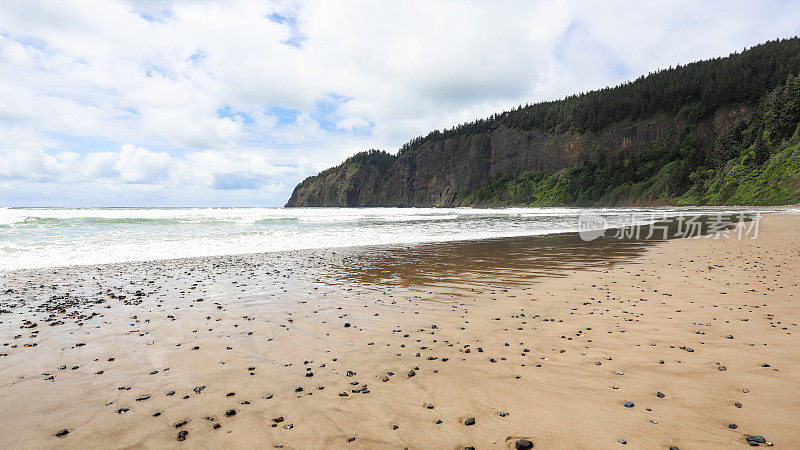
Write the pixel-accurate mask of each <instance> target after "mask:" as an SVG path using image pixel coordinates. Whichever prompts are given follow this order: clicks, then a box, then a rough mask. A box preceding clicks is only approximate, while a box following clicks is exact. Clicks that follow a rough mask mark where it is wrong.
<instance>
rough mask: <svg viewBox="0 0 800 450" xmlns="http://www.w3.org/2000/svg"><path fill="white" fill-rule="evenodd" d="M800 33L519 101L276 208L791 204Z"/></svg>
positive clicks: (332, 172)
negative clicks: (624, 79) (619, 80)
mask: <svg viewBox="0 0 800 450" xmlns="http://www.w3.org/2000/svg"><path fill="white" fill-rule="evenodd" d="M798 74H800V39H798V38H793V39H786V40H780V41H772V42H767V43H765V44H762V45H759V46H756V47H753V48H751V49H749V50H746V51H744V52H742V53H736V54H732V55H730V56H728V57H725V58H717V59H713V60H708V61H701V62H696V63H691V64H687V65H685V66H678V67H674V68H669V69H665V70H661V71H659V72H657V73H653V74H649V75H647V76H643V77H640V78H638V79H637V80H635V81H632V82H629V83H626V84H623V85H621V86H617V87H615V88H607V89H602V90H599V91H593V92H589V93H584V94H579V95H574V96H570V97H567V98H565V99H563V100H559V101H553V102H543V103H537V104H533V105H525V106H520V107H519V108H516V109H514V110H512V111H506V112H503V113H500V114H496V115H493V116H491V117H488V118H485V119H479V120H476V121H474V122H471V123H466V124H463V125H460V126H457V127H454V128H451V129H447V130H444V131H439V130H436V131H433V132H431V133H430V134H428V135H427V136H424V137H419V138H416V139H413V140H411V141H410V142H409V143H407V144H405V145H404V146H403V147H402V148H401V149H400V150H399V151H398V153H397V155H396V156H395V155H391V154H388V153H386V152H379V151H371V152H362V153H360V154H358V155H356V156H354V157H352V158H350V159H348V160H347V161H345V162H344V163H343V164H342V165H340V166H337V167H335V168H332V169H328V170H326V171H324V172H322V173H320V174H319V175H317V176H314V177H309V178H308V179H306V180H305V181H303V183H301V184H300V185H298V186H297V188H295V191H294V193H293V194H292V198H291V199H290V200H289V203H288V204H287V206H431V205H438V206H457V205H484V206H500V205H549V206H555V205H581V206H583V205H608V206H610V205H628V204H682V205H684V204H685V205H688V204H698V205H700V204H785V203H793V202H798V201H800V176H799V174H800V153H798V152H800V149H798V132H797V126H798V123H800V78H798Z"/></svg>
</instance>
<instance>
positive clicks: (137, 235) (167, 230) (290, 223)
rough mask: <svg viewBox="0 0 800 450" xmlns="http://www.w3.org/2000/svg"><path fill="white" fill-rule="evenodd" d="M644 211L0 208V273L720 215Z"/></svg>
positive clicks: (539, 232)
mask: <svg viewBox="0 0 800 450" xmlns="http://www.w3.org/2000/svg"><path fill="white" fill-rule="evenodd" d="M727 212H735V210H722V209H697V208H692V209H641V208H601V209H582V208H503V209H475V208H10V207H5V208H0V270H4V271H7V270H16V269H28V268H43V267H60V266H72V265H87V264H104V263H119V262H126V261H149V260H158V259H172V258H185V257H199V256H218V255H235V254H246V253H261V252H276V251H283V250H301V249H315V248H336V247H355V246H377V245H391V244H399V245H405V244H421V243H431V242H452V241H471V240H484V239H492V238H503V237H518V236H538V235H547V234H554V233H564V232H575V231H579V228H580V226H581V218H582V217H585V216H587V215H588V216H592V217H601V218H602V219H603V221H604V223H605V225H606V226H607V227H611V228H613V227H616V226H623V225H625V224H629V223H630V222H631V220H632V219H631V217H634V218H635V220H639V221H647V220H648V217H658V216H663V215H665V214H667V215H679V214H694V215H699V214H720V213H727Z"/></svg>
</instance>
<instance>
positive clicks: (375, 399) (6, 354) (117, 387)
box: [0, 214, 800, 449]
mask: <svg viewBox="0 0 800 450" xmlns="http://www.w3.org/2000/svg"><path fill="white" fill-rule="evenodd" d="M798 229H800V216H798V215H778V214H776V215H769V216H766V217H765V218H764V219H763V220H762V223H761V227H760V234H759V238H758V239H757V240H749V239H746V240H741V241H740V240H736V239H718V240H717V239H706V238H701V239H697V240H693V239H679V240H672V241H668V242H662V243H658V244H657V245H654V246H650V247H647V248H642V249H641V251H639V252H638V256H629V257H627V258H625V259H624V260H623V261H622V262H619V263H616V264H608V265H595V266H593V267H588V268H584V269H582V270H570V271H568V272H564V273H560V274H558V275H559V276H544V277H538V278H535V279H527V281H520V280H526V278H525V277H519V276H516V277H515V278H514V279H511V278H509V279H508V280H505V279H504V278H503V269H502V267H500V268H496V270H494V272H493V273H494V274H495V275H497V276H495V277H486V276H477V275H475V276H471V275H463V276H461V277H460V282H455V283H454V282H452V280H450V281H449V282H441V283H436V282H431V283H429V284H417V285H412V286H404V287H397V288H390V287H377V288H373V289H370V288H367V287H364V285H358V286H354V287H352V288H351V287H349V286H346V285H341V284H340V285H336V284H330V283H329V284H325V283H322V284H320V285H315V286H313V287H310V286H311V285H306V286H304V287H303V286H301V287H297V286H292V285H291V284H290V281H285V282H282V283H283V284H275V283H273V284H272V285H271V289H272V290H271V291H270V294H264V293H259V292H260V290H259V289H260V287H258V285H257V283H256V281H255V280H256V279H257V278H258V273H260V272H254V271H253V270H255V269H252V268H251V267H247V266H243V267H241V270H239V272H240V275H241V276H239V277H238V278H236V277H234V279H233V281H231V278H227V279H225V280H224V282H223V280H220V279H217V278H215V277H211V276H208V275H207V274H206V275H203V274H204V269H203V267H205V268H206V269H208V271H211V267H218V266H219V265H228V266H230V265H231V264H233V263H232V262H231V261H226V260H224V259H222V260H219V261H217V263H215V264H216V265H214V266H202V267H196V266H193V267H192V268H191V269H187V268H186V267H184V266H181V265H180V264H178V265H177V266H173V267H172V269H171V271H167V270H166V269H164V271H163V272H161V273H160V274H159V277H154V278H153V279H151V280H149V281H148V280H147V276H143V278H142V279H137V282H136V284H134V285H130V286H128V287H127V291H126V292H127V295H126V296H125V298H124V299H121V298H119V296H118V294H119V292H118V291H119V290H118V288H117V286H119V284H120V283H122V284H123V285H124V283H127V281H126V280H127V279H128V276H129V275H130V274H132V273H136V272H137V271H138V270H139V269H140V268H141V267H145V266H141V265H130V266H118V267H117V268H116V269H114V270H115V272H114V274H116V276H117V278H118V279H116V281H117V282H118V283H117V284H113V283H112V282H111V280H114V279H115V278H114V277H113V276H112V274H111V273H110V272H109V270H110V269H91V270H90V269H72V270H71V271H70V270H66V269H62V270H54V271H40V272H37V273H36V275H35V276H34V275H25V276H24V277H23V276H17V275H10V276H6V277H5V278H2V279H0V281H2V282H3V283H5V284H6V285H7V286H3V288H2V289H0V291H2V294H0V295H2V296H1V297H0V299H2V300H3V303H2V304H0V307H2V308H3V309H4V310H5V311H4V312H3V313H0V345H2V346H0V355H3V356H2V357H0V399H2V401H3V408H2V409H1V410H0V448H50V447H59V448H87V447H88V448H120V447H125V448H127V447H135V448H139V447H147V448H153V447H157V448H186V447H192V448H200V447H207V448H266V447H274V446H281V447H284V448H449V449H462V448H464V447H466V446H474V447H475V448H478V449H480V448H513V447H514V443H515V442H516V440H517V439H519V438H522V437H524V438H528V439H530V440H532V441H533V442H534V444H535V448H627V447H634V448H665V449H666V448H669V447H670V446H675V447H678V448H680V449H698V448H703V449H705V448H735V447H745V446H747V442H746V436H749V435H761V436H764V437H765V438H766V440H767V441H770V442H771V443H773V444H774V446H775V447H778V448H787V449H790V448H800V356H798V355H799V353H798V343H800V341H799V340H798V338H800V329H798V325H797V324H798V322H800V308H798V304H797V302H798V295H800V288H798V279H800V270H798V269H800V267H798V264H800V262H799V259H798V256H800V235H799V234H798V232H797V230H798ZM187 264H188V263H187ZM120 267H121V268H120ZM126 267H128V268H127V269H126ZM147 267H152V266H147ZM234 267H235V265H234ZM261 270H264V269H263V268H262V269H261ZM519 270H520V268H519V267H515V271H516V273H517V275H519ZM531 270H533V269H531ZM273 275H274V276H275V277H277V278H276V279H284V280H291V279H292V274H290V273H283V272H281V273H279V272H277V271H276V272H275V273H273ZM434 278H435V277H434ZM56 279H57V280H60V281H61V282H60V284H57V283H56V282H55V281H54V280H56ZM65 279H67V280H69V279H71V280H72V281H70V282H67V283H66V286H67V289H68V290H69V291H70V292H71V296H65V294H64V290H63V288H64V286H65V283H64V282H63V280H65ZM120 280H121V281H120ZM150 281H152V283H150ZM234 281H235V282H236V283H235V284H234ZM51 284H56V286H51ZM76 286H79V287H80V288H81V289H87V291H88V290H89V287H91V289H93V290H94V291H95V292H96V293H95V294H93V295H92V296H90V297H88V298H90V299H96V300H98V302H97V303H91V302H89V304H88V305H87V304H86V299H85V298H84V299H80V298H79V297H80V296H81V291H80V290H78V287H76ZM109 286H111V287H109ZM9 289H10V290H9ZM349 289H352V290H349ZM137 290H138V291H140V294H138V295H136V291H137ZM32 292H35V293H37V298H38V299H39V300H40V301H39V302H38V303H37V302H35V301H32V300H31V301H28V302H24V301H22V300H20V299H21V298H23V297H25V296H31V295H32V294H31V293H32ZM112 294H113V295H114V297H111V295H112ZM99 299H102V300H99ZM201 299H202V301H198V300H201ZM48 302H49V303H48ZM48 305H49V306H48ZM62 307H63V308H64V309H63V312H59V311H58V310H59V309H61V308H62ZM54 309H55V311H53V310H54ZM93 312H94V313H95V314H94V316H93V317H92V316H91V314H92V313H93ZM26 320H30V321H31V323H28V324H26V322H25V321H26ZM32 323H36V326H35V327H32V328H26V327H29V326H30V325H31V324H32ZM53 323H55V324H57V325H55V326H48V325H50V324H53ZM347 324H349V326H347ZM33 344H36V345H35V346H31V345H33ZM79 344H85V345H79ZM73 368H74V369H73ZM410 375H413V376H410ZM172 391H174V394H172V395H170V394H171V392H172ZM659 392H661V393H663V396H661V397H660V396H658V395H657V393H659ZM344 394H347V395H344ZM626 402H631V403H632V404H633V406H632V407H626V406H625V404H626ZM233 411H235V415H230V414H231V413H232V412H233ZM226 412H227V414H226ZM469 418H474V419H475V423H474V424H473V425H470V426H467V425H465V421H466V420H467V419H469ZM184 421H186V423H185V424H183V425H181V426H179V427H176V426H177V425H180V424H181V423H182V422H184ZM437 421H441V423H437ZM216 424H219V426H218V427H217V428H214V427H215V426H216ZM730 424H735V425H731V426H729V425H730ZM732 427H735V429H734V428H732ZM62 429H66V430H68V431H69V433H68V434H66V435H65V436H61V437H57V436H55V434H56V433H58V432H59V431H60V430H62ZM183 431H186V432H188V434H187V435H186V436H185V440H183V441H179V440H178V436H179V433H180V432H183ZM620 440H624V442H626V443H627V444H625V445H623V444H621V443H620Z"/></svg>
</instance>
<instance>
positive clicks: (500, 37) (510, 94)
mask: <svg viewBox="0 0 800 450" xmlns="http://www.w3.org/2000/svg"><path fill="white" fill-rule="evenodd" d="M798 34H800V2H789V1H770V0H767V1H759V2H754V1H752V0H750V1H737V0H729V1H673V2H667V1H633V2H620V1H602V2H597V1H586V2H579V1H563V2H537V1H514V0H509V1H504V0H500V1H490V2H489V1H486V2H479V1H470V0H464V1H452V0H444V1H438V0H423V1H413V0H412V1H402V2H398V1H380V0H365V1H355V0H341V1H331V0H325V1H288V0H285V1H284V0H280V1H255V0H233V1H211V0H192V1H166V0H164V1H162V0H140V1H132V0H131V1H124V0H105V1H81V0H71V1H69V2H64V1H55V0H50V1H39V0H19V1H17V0H4V1H2V2H0V206H281V205H283V204H284V203H285V202H286V200H287V199H288V197H289V195H290V194H291V191H292V189H293V188H294V186H295V185H296V184H297V183H298V182H299V181H301V180H302V179H304V178H305V177H306V176H309V175H313V174H315V173H317V172H319V171H320V170H323V169H325V168H327V167H330V166H333V165H336V164H338V163H340V162H341V161H342V160H344V159H345V158H347V157H348V156H350V155H351V154H353V153H355V152H358V151H362V150H367V149H372V148H375V149H383V150H387V151H390V152H396V151H397V149H398V148H399V147H400V146H401V145H402V144H403V143H405V142H407V141H409V140H410V139H412V138H414V137H416V136H419V135H424V134H427V133H428V132H429V131H431V130H433V129H442V128H449V127H451V126H453V125H456V124H459V123H463V122H468V121H472V120H474V119H476V118H481V117H486V116H488V115H490V114H492V113H496V112H501V111H503V110H506V109H509V108H511V107H514V106H517V105H520V104H525V103H533V102H536V101H542V100H553V99H559V98H563V97H564V96H566V95H570V94H574V93H580V92H584V91H589V90H592V89H598V88H603V87H605V86H613V85H617V84H619V83H622V82H625V81H627V80H632V79H635V78H637V77H638V76H640V75H643V74H647V73H649V72H652V71H656V70H658V69H663V68H668V67H670V66H674V65H676V64H683V63H688V62H691V61H696V60H700V59H707V58H711V57H719V56H727V55H728V54H730V53H731V52H734V51H741V50H743V49H744V48H746V47H750V46H753V45H755V44H758V43H761V42H764V41H767V40H772V39H776V38H785V37H792V36H795V35H798Z"/></svg>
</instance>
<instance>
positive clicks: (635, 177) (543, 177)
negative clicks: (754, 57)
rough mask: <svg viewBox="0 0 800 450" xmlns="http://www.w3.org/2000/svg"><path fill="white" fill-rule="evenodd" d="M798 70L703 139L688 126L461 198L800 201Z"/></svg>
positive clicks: (494, 201) (511, 201)
mask: <svg viewBox="0 0 800 450" xmlns="http://www.w3.org/2000/svg"><path fill="white" fill-rule="evenodd" d="M798 124H800V77H796V76H793V75H789V76H788V78H787V81H786V82H785V84H784V85H782V86H778V87H777V88H776V89H774V90H773V91H772V92H770V93H769V94H767V95H765V96H764V97H763V98H762V100H761V102H760V103H759V105H758V107H757V109H756V110H755V112H754V114H753V115H752V118H751V120H750V121H741V122H739V123H737V124H735V125H734V126H732V127H730V128H729V129H728V130H727V131H725V132H722V133H719V134H718V135H717V136H716V137H715V139H714V140H713V141H712V142H711V143H709V144H707V145H703V143H701V142H700V141H699V139H697V137H696V135H695V134H694V133H693V129H692V127H687V128H685V129H684V131H683V133H682V136H681V137H680V139H678V140H676V141H674V142H670V143H668V144H664V143H657V144H654V145H653V146H651V147H650V148H646V149H644V150H641V151H638V152H621V153H619V155H618V156H617V157H616V158H614V159H608V158H605V157H602V156H601V157H600V158H597V159H592V160H584V161H582V162H581V163H580V164H578V165H575V166H573V167H569V168H567V169H563V170H560V171H558V172H555V173H547V172H542V171H526V172H517V173H513V174H508V175H504V176H502V177H499V178H497V179H494V180H492V181H491V182H489V183H488V184H486V185H485V186H483V187H481V188H479V189H477V190H476V191H474V192H471V193H463V200H462V204H464V205H483V206H488V205H491V206H501V205H521V204H527V205H538V206H556V205H576V206H587V205H604V206H614V205H624V204H674V205H726V204H727V205H734V204H738V205H780V204H788V203H796V202H799V201H800V148H799V145H798V143H800V129H799V128H798Z"/></svg>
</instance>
